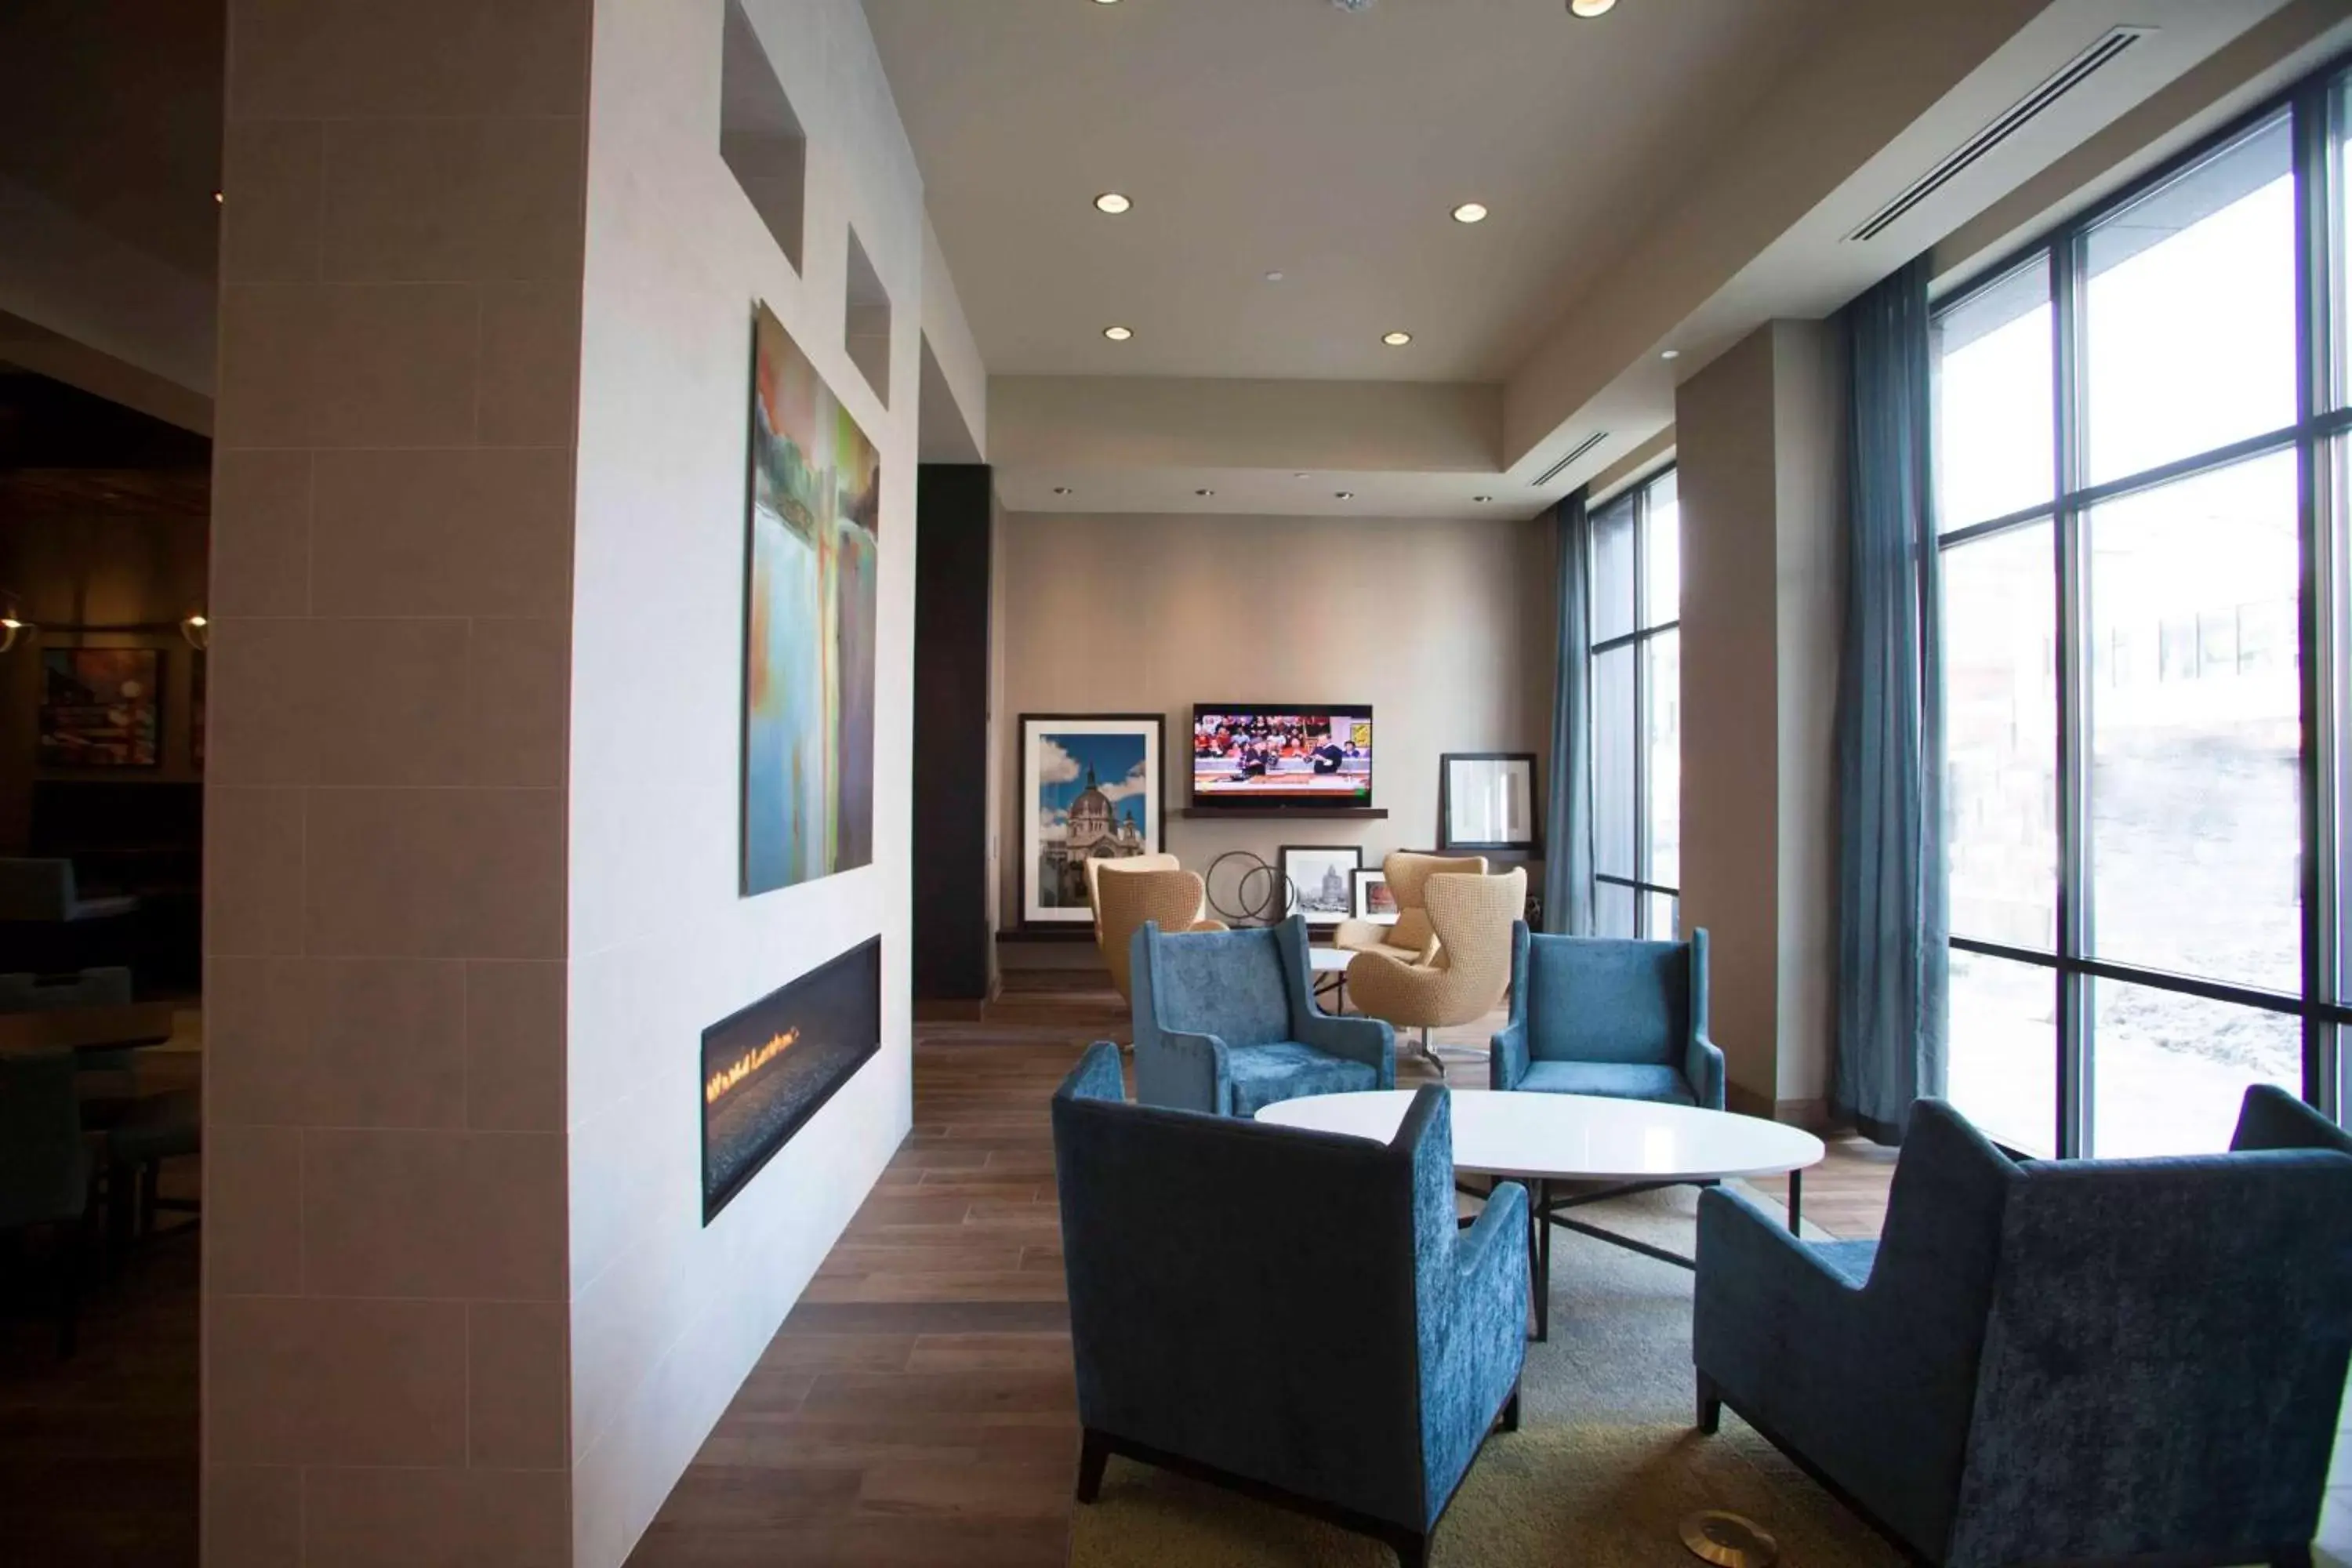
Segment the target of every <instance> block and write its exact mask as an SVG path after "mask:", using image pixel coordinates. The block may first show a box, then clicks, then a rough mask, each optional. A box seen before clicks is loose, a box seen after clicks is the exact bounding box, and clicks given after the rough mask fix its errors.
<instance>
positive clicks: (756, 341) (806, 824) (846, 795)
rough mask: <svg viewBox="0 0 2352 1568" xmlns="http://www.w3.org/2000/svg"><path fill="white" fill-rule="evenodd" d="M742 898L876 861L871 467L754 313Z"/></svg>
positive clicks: (837, 408) (819, 384)
mask: <svg viewBox="0 0 2352 1568" xmlns="http://www.w3.org/2000/svg"><path fill="white" fill-rule="evenodd" d="M750 510H751V521H750V541H749V544H748V547H747V548H748V552H749V565H748V573H747V575H748V581H747V583H746V586H745V595H744V600H745V602H744V617H743V804H742V815H743V893H744V895H745V896H746V897H749V896H751V895H752V894H755V893H765V892H771V891H772V890H774V889H778V888H789V887H792V886H793V885H794V884H795V883H799V882H809V881H814V880H815V879H818V878H820V877H829V876H832V875H833V874H834V873H835V872H836V871H849V870H855V869H856V868H858V867H860V866H866V865H870V864H871V863H872V862H873V859H874V651H875V644H876V626H875V620H876V595H877V576H876V570H877V561H878V557H879V541H880V537H881V521H882V463H881V458H880V457H879V456H878V455H877V453H876V452H875V449H874V443H873V442H871V441H869V440H867V439H866V432H865V431H863V430H861V429H859V428H858V426H857V422H856V420H855V419H853V418H851V417H850V416H849V413H848V411H847V410H846V409H845V408H843V407H842V405H841V403H840V401H839V400H838V399H837V398H835V396H834V395H833V389H832V388H831V387H829V386H827V385H826V384H825V382H824V377H823V376H821V375H819V374H817V370H816V367H815V366H814V364H812V363H809V359H808V356H807V355H806V354H804V353H802V352H801V349H800V345H799V344H798V343H795V342H793V338H792V334H791V333H789V332H787V331H785V330H784V324H783V323H782V321H778V320H777V319H776V317H775V314H774V312H773V311H772V310H769V309H768V308H767V306H766V305H764V304H762V305H760V306H758V307H756V308H755V310H754V311H753V316H752V353H751V507H750Z"/></svg>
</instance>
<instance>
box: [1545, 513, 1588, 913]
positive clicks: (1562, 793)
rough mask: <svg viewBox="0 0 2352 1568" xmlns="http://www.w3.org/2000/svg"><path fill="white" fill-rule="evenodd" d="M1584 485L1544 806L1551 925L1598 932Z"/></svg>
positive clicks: (1569, 531)
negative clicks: (1595, 924)
mask: <svg viewBox="0 0 2352 1568" xmlns="http://www.w3.org/2000/svg"><path fill="white" fill-rule="evenodd" d="M1584 501H1585V491H1584V490H1583V489H1578V490H1577V492H1576V493H1575V494H1574V495H1571V496H1570V497H1569V498H1568V499H1567V500H1564V501H1562V502H1560V503H1559V508H1558V510H1557V511H1556V513H1555V515H1556V517H1557V518H1558V526H1559V587H1558V590H1557V592H1556V594H1555V595H1554V596H1555V598H1556V599H1557V601H1558V603H1559V651H1558V653H1557V655H1556V657H1555V658H1554V662H1553V674H1552V696H1551V766H1550V767H1549V769H1548V770H1547V776H1548V777H1549V779H1550V780H1551V790H1550V793H1549V796H1548V798H1547V799H1546V802H1545V810H1544V880H1543V916H1544V930H1546V931H1560V932H1565V933H1566V934H1568V935H1570V936H1591V935H1592V934H1593V905H1592V598H1591V586H1590V584H1591V575H1592V521H1591V518H1590V517H1589V516H1588V515H1587V514H1586V511H1585V506H1584Z"/></svg>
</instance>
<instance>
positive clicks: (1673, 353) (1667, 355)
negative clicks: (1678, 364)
mask: <svg viewBox="0 0 2352 1568" xmlns="http://www.w3.org/2000/svg"><path fill="white" fill-rule="evenodd" d="M1658 357H1659V358H1660V359H1680V358H1682V357H1683V351H1682V350H1680V349H1668V350H1666V351H1665V352H1664V353H1661V354H1660V355H1658Z"/></svg>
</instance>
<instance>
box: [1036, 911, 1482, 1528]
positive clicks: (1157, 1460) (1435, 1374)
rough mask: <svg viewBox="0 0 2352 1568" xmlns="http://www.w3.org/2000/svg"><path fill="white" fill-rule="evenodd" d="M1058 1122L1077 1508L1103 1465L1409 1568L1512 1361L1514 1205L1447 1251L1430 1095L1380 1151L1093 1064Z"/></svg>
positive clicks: (1443, 1153) (1446, 1166)
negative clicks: (1160, 1097) (1122, 1464)
mask: <svg viewBox="0 0 2352 1568" xmlns="http://www.w3.org/2000/svg"><path fill="white" fill-rule="evenodd" d="M1188 940H1189V939H1188ZM1053 1118H1054V1163H1055V1180H1056V1181H1057V1183H1058V1184H1059V1186H1060V1194H1061V1206H1062V1258H1063V1268H1064V1270H1065V1272H1066V1277H1067V1279H1068V1285H1069V1294H1070V1339H1071V1344H1072V1349H1073V1351H1074V1352H1075V1354H1076V1362H1077V1383H1078V1419H1079V1421H1080V1423H1081V1424H1082V1425H1083V1426H1084V1428H1085V1434H1086V1435H1085V1442H1084V1446H1083V1449H1082V1453H1081V1456H1080V1458H1079V1462H1078V1484H1077V1497H1078V1500H1079V1501H1080V1502H1092V1501H1094V1500H1095V1499H1096V1497H1097V1493H1098V1491H1099V1489H1100V1487H1101V1484H1102V1476H1103V1467H1104V1465H1105V1463H1106V1462H1107V1461H1108V1458H1109V1457H1110V1456H1111V1455H1113V1454H1119V1455H1123V1456H1125V1457H1127V1458H1132V1459H1136V1460H1139V1461H1141V1462H1143V1463H1146V1464H1151V1465H1157V1466H1160V1467H1161V1468H1166V1469H1171V1470H1175V1471H1178V1472H1180V1473H1181V1474H1185V1475H1189V1476H1192V1477H1194V1478H1196V1479H1203V1480H1208V1481H1211V1482H1213V1483H1215V1484H1218V1485H1221V1486H1226V1487H1230V1488H1233V1489H1236V1490H1239V1491H1243V1492H1246V1493H1248V1494H1250V1495H1252V1496H1255V1497H1259V1498H1262V1499H1265V1500H1268V1501H1272V1502H1276V1503H1278V1504H1280V1505H1282V1506H1285V1507H1288V1508H1293V1509H1297V1510H1300V1511H1302V1512H1306V1513H1309V1514H1312V1515H1314V1516H1315V1517H1317V1518H1319V1519H1324V1520H1328V1521H1331V1522H1333V1523H1336V1524H1338V1525H1339V1526H1341V1527H1342V1528H1344V1529H1348V1530H1352V1531H1360V1532H1361V1533H1363V1534H1367V1535H1370V1536H1373V1537H1375V1538H1377V1539H1379V1540H1381V1541H1384V1542H1388V1543H1389V1544H1390V1545H1391V1546H1392V1547H1394V1548H1395V1549H1396V1552H1397V1556H1398V1558H1399V1560H1400V1561H1401V1562H1402V1563H1403V1564H1404V1565H1405V1568H1421V1565H1422V1564H1423V1563H1426V1562H1427V1552H1428V1543H1429V1537H1430V1534H1431V1532H1432V1531H1434V1530H1435V1529H1436V1527H1437V1522H1438V1521H1439V1519H1440V1518H1442V1517H1443V1516H1444V1512H1445V1508H1446V1504H1447V1503H1449V1502H1450V1501H1452V1500H1453V1497H1454V1489H1455V1488H1456V1487H1457V1486H1459V1485H1460V1484H1461V1480H1462V1478H1463V1476H1464V1475H1465V1473H1467V1472H1468V1470H1469V1468H1470V1463H1471V1461H1472V1460H1473V1459H1474V1458H1476V1456H1477V1453H1478V1448H1479V1446H1480V1445H1481V1444H1482V1443H1484V1442H1485V1441H1486V1435H1487V1433H1488V1432H1489V1431H1491V1430H1493V1428H1494V1427H1495V1426H1496V1423H1497V1421H1499V1422H1500V1423H1501V1425H1502V1426H1503V1427H1504V1428H1505V1429H1506V1430H1510V1429H1513V1428H1516V1427H1517V1425H1518V1378H1519V1367H1520V1363H1521V1361H1522V1359H1523V1358H1524V1356H1525V1354H1526V1331H1527V1312H1528V1253H1527V1228H1528V1210H1527V1195H1526V1194H1525V1193H1524V1192H1523V1191H1522V1190H1521V1189H1520V1188H1519V1187H1517V1186H1516V1185H1512V1184H1505V1185H1503V1186H1502V1187H1500V1188H1499V1189H1498V1190H1497V1191H1496V1194H1495V1196H1494V1197H1493V1198H1492V1199H1490V1200H1489V1201H1488V1203H1487V1205H1486V1211H1485V1212H1484V1213H1483V1214H1481V1215H1479V1216H1478V1221H1477V1223H1476V1224H1475V1225H1474V1226H1470V1228H1469V1229H1467V1230H1461V1229H1459V1228H1457V1226H1455V1223H1454V1169H1453V1142H1454V1141H1453V1123H1452V1120H1451V1118H1450V1116H1449V1113H1448V1104H1447V1099H1446V1091H1445V1090H1444V1089H1440V1088H1437V1087H1435V1086H1431V1087H1428V1088H1425V1089H1422V1090H1421V1092H1420V1094H1419V1095H1418V1096H1417V1097H1416V1098H1415V1099H1414V1100H1413V1102H1412V1108H1411V1109H1410V1110H1407V1111H1406V1113H1405V1118H1404V1121H1403V1124H1402V1126H1400V1127H1399V1128H1398V1129H1397V1134H1396V1138H1395V1140H1394V1141H1393V1142H1390V1143H1387V1144H1380V1143H1375V1142H1370V1140H1368V1139H1362V1138H1344V1137H1339V1136H1336V1135H1333V1134H1329V1133H1321V1132H1304V1131H1296V1130H1293V1129H1288V1128H1278V1127H1268V1126H1261V1125H1259V1124H1258V1123H1256V1122H1250V1121H1234V1120H1233V1119H1231V1118H1227V1117H1215V1116H1204V1115H1202V1114H1199V1113H1197V1112H1192V1111H1184V1110H1160V1109H1155V1108H1150V1107H1145V1106H1140V1105H1129V1104H1127V1103H1125V1101H1124V1097H1123V1093H1122V1090H1121V1088H1120V1084H1119V1063H1118V1048H1117V1047H1114V1046H1112V1045H1110V1044H1108V1042H1106V1043H1102V1044H1098V1045H1097V1046H1095V1047H1093V1048H1092V1049H1091V1050H1089V1051H1088V1052H1087V1056H1086V1058H1085V1059H1084V1060H1082V1061H1081V1062H1080V1063H1079V1064H1078V1066H1077V1068H1076V1070H1075V1071H1074V1072H1072V1073H1071V1074H1070V1076H1069V1078H1068V1079H1066V1081H1065V1082H1064V1083H1063V1085H1062V1087H1061V1089H1060V1090H1059V1092H1057V1093H1056V1094H1055V1096H1054V1106H1053Z"/></svg>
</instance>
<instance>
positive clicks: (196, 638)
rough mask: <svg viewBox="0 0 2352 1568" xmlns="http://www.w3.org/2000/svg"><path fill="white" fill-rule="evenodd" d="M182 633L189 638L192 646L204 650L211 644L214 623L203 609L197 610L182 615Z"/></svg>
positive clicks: (189, 644) (189, 643)
mask: <svg viewBox="0 0 2352 1568" xmlns="http://www.w3.org/2000/svg"><path fill="white" fill-rule="evenodd" d="M180 635H181V636H182V637H185V638H187V639H188V646H189V647H192V648H195V649H197V650H198V651H202V650H203V649H204V648H205V647H209V646H211V643H212V640H213V624H212V622H211V621H209V620H207V619H206V618H205V613H204V612H203V611H202V610H197V611H194V613H192V614H189V615H185V616H181V617H180Z"/></svg>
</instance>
